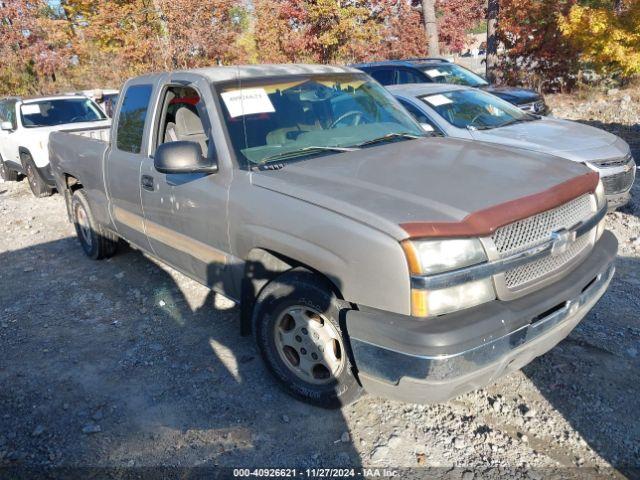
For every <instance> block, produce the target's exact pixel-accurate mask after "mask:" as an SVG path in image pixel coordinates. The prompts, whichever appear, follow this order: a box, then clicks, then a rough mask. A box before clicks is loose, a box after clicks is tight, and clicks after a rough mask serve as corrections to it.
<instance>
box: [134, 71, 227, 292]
mask: <svg viewBox="0 0 640 480" xmlns="http://www.w3.org/2000/svg"><path fill="white" fill-rule="evenodd" d="M199 81H200V80H199V77H192V76H190V75H189V74H174V75H172V76H171V77H170V78H169V80H168V82H167V84H166V85H165V86H164V88H163V92H162V94H161V95H160V100H159V102H160V103H159V105H158V108H157V112H158V113H157V117H156V125H157V130H156V132H154V134H155V137H154V138H155V140H154V146H153V147H152V151H151V152H150V153H151V154H150V155H149V156H148V157H147V158H145V159H144V160H143V162H142V168H141V175H142V181H143V184H142V185H143V188H142V191H141V198H142V207H143V210H144V215H145V226H146V231H147V236H148V239H149V243H150V244H151V248H152V251H153V253H154V254H155V255H156V256H158V257H159V258H161V259H162V260H164V261H166V262H167V263H169V264H170V265H172V266H173V267H174V268H176V269H177V270H180V271H181V272H182V273H184V274H186V275H188V276H190V277H191V278H194V279H196V280H198V281H199V282H201V283H203V284H205V285H207V286H209V287H212V288H214V287H219V288H217V289H218V290H220V291H223V293H224V291H225V288H224V287H225V284H226V274H227V268H226V267H227V264H228V260H229V256H228V253H227V252H229V243H228V237H227V212H226V204H227V192H228V188H229V182H230V176H229V173H230V172H229V170H228V169H224V168H220V171H219V172H218V173H216V174H203V173H192V174H186V173H185V174H164V173H160V172H158V171H157V170H156V169H155V167H154V160H153V153H154V152H155V148H156V147H157V146H158V145H161V144H162V143H166V142H172V141H191V142H194V143H197V144H198V145H200V147H201V149H202V153H203V155H205V156H212V155H217V153H216V148H215V145H214V142H213V140H212V138H213V137H212V131H211V130H212V129H211V123H212V122H211V116H210V114H209V112H208V109H207V105H213V98H212V96H211V93H210V91H211V89H210V88H209V87H208V86H207V85H206V83H203V84H202V85H201V84H199V83H198V82H199Z"/></svg>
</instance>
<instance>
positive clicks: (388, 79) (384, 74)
mask: <svg viewBox="0 0 640 480" xmlns="http://www.w3.org/2000/svg"><path fill="white" fill-rule="evenodd" d="M394 74H395V71H394V70H393V69H392V68H385V69H382V70H374V71H373V72H371V74H370V75H371V76H372V77H373V78H375V79H376V81H377V82H378V83H380V84H381V85H393V84H394V83H396V82H395V78H394Z"/></svg>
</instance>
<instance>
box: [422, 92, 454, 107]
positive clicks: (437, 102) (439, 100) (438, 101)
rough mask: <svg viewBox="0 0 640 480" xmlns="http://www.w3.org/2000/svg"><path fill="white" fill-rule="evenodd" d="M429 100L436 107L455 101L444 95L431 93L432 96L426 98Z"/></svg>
mask: <svg viewBox="0 0 640 480" xmlns="http://www.w3.org/2000/svg"><path fill="white" fill-rule="evenodd" d="M425 100H426V101H427V102H429V103H430V104H431V105H433V106H434V107H441V106H442V105H449V104H450V103H453V101H452V100H451V99H449V98H447V97H445V96H444V95H431V96H430V97H427V98H425Z"/></svg>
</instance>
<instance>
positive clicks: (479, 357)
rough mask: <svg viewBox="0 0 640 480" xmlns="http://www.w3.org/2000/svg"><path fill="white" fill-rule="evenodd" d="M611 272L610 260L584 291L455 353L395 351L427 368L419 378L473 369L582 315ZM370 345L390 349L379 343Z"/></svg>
mask: <svg viewBox="0 0 640 480" xmlns="http://www.w3.org/2000/svg"><path fill="white" fill-rule="evenodd" d="M614 273H615V266H614V264H613V263H611V264H610V265H609V266H608V267H607V269H606V270H605V271H603V272H601V273H599V274H598V275H597V276H596V277H595V279H594V281H593V283H592V284H591V285H590V286H589V287H588V288H587V289H586V290H585V291H584V292H583V293H581V294H580V295H579V296H577V297H575V298H573V299H571V300H569V301H567V302H565V303H564V305H562V306H561V307H560V308H558V309H557V310H555V311H554V312H552V313H550V314H549V315H547V316H546V317H543V318H540V319H535V320H532V323H529V324H527V325H524V326H523V327H521V328H519V329H517V330H514V331H513V332H511V333H508V334H506V335H504V336H502V337H498V338H495V339H492V340H490V341H487V342H485V343H483V344H482V345H479V346H477V347H473V348H470V349H468V350H464V351H462V352H458V353H454V354H447V355H436V356H431V355H415V354H410V353H405V352H397V351H396V353H399V354H402V355H406V356H407V357H412V358H414V359H416V360H418V361H419V362H420V364H421V366H422V368H421V369H420V370H421V371H425V372H427V373H426V377H420V378H417V380H420V381H423V380H427V381H442V380H448V379H452V378H457V377H461V376H463V375H466V374H468V373H472V372H474V371H477V370H480V369H482V368H484V367H487V366H489V365H491V364H494V363H496V362H499V361H500V360H501V359H504V358H505V357H507V356H509V355H510V354H511V353H512V352H513V351H514V350H517V349H520V348H522V349H525V348H526V346H527V344H529V343H531V342H532V341H534V340H536V339H538V338H541V337H542V336H543V334H545V333H547V332H550V331H551V330H552V329H553V328H554V327H561V326H562V325H561V324H563V323H565V322H568V321H570V320H572V319H575V318H577V317H579V318H582V316H583V315H586V313H587V312H588V311H589V310H590V309H591V308H592V307H593V305H594V304H595V303H596V302H597V301H598V300H599V299H600V297H601V296H602V295H603V294H604V292H605V291H606V289H607V287H608V286H609V283H610V282H611V279H612V278H613V275H614ZM358 341H362V340H358ZM363 343H368V342H363ZM371 345H373V344H371ZM373 346H375V347H377V348H382V349H386V350H390V349H387V348H385V347H381V346H378V345H373ZM392 351H395V350H392ZM412 378H415V377H412Z"/></svg>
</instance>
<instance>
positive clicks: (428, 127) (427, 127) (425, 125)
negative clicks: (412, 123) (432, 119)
mask: <svg viewBox="0 0 640 480" xmlns="http://www.w3.org/2000/svg"><path fill="white" fill-rule="evenodd" d="M420 126H421V127H422V130H424V131H425V132H429V133H432V132H435V131H436V130H435V129H434V128H433V127H432V126H431V125H430V124H428V123H421V124H420Z"/></svg>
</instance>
